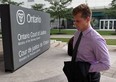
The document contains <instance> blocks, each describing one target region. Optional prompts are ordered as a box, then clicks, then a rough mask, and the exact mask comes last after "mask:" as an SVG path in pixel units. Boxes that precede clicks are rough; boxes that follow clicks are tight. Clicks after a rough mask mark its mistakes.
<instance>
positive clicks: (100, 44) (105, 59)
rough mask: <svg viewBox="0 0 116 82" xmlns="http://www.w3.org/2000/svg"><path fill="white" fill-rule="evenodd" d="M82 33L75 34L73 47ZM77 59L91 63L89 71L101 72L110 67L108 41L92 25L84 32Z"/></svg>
mask: <svg viewBox="0 0 116 82" xmlns="http://www.w3.org/2000/svg"><path fill="white" fill-rule="evenodd" d="M79 34H80V31H77V32H76V33H75V34H74V42H73V48H74V45H75V43H76V40H77V38H78V36H79ZM76 61H85V62H89V63H91V66H90V70H89V72H100V71H104V70H108V69H109V68H110V57H109V52H108V49H107V44H106V41H105V40H104V39H103V37H102V36H101V35H100V34H99V33H98V32H96V31H95V30H94V29H93V28H92V27H91V26H90V27H89V28H88V29H87V30H85V31H84V32H83V35H82V38H81V42H80V44H79V48H78V53H77V58H76Z"/></svg>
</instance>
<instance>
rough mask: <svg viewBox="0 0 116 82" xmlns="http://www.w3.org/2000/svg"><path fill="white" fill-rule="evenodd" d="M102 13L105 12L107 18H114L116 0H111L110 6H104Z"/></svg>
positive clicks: (115, 15) (115, 17) (115, 14)
mask: <svg viewBox="0 0 116 82" xmlns="http://www.w3.org/2000/svg"><path fill="white" fill-rule="evenodd" d="M104 13H105V15H106V17H107V18H113V19H116V0H112V2H111V7H110V8H106V9H105V11H104ZM114 26H115V25H114ZM115 32H116V26H115Z"/></svg>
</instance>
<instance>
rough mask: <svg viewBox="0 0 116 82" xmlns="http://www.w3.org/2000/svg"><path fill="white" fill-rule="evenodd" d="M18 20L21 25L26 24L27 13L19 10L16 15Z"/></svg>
mask: <svg viewBox="0 0 116 82" xmlns="http://www.w3.org/2000/svg"><path fill="white" fill-rule="evenodd" d="M16 20H17V23H18V24H19V25H23V24H24V23H25V13H24V11H23V10H18V11H17V13H16Z"/></svg>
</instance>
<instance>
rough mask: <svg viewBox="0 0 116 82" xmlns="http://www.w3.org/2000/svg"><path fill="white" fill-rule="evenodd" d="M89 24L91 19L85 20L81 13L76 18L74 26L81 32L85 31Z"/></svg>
mask: <svg viewBox="0 0 116 82" xmlns="http://www.w3.org/2000/svg"><path fill="white" fill-rule="evenodd" d="M89 22H90V17H87V18H83V17H82V16H81V13H78V14H77V15H75V16H74V24H75V26H76V28H77V29H78V30H79V31H83V30H84V29H86V28H87V26H88V24H89Z"/></svg>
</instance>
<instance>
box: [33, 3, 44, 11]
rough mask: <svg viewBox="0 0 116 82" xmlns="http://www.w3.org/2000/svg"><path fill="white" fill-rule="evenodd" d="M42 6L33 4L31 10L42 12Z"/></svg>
mask: <svg viewBox="0 0 116 82" xmlns="http://www.w3.org/2000/svg"><path fill="white" fill-rule="evenodd" d="M44 6H45V5H44V4H34V5H32V6H31V7H32V9H34V10H37V11H44Z"/></svg>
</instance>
